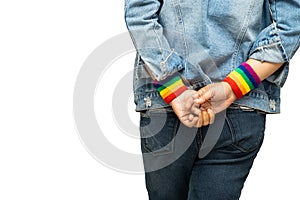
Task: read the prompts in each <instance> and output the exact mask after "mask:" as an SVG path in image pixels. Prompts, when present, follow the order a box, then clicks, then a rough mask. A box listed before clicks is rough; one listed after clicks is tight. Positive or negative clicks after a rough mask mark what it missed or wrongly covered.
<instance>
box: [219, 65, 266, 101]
mask: <svg viewBox="0 0 300 200" xmlns="http://www.w3.org/2000/svg"><path fill="white" fill-rule="evenodd" d="M223 81H224V82H227V83H228V84H229V85H230V86H231V88H232V90H233V92H234V94H235V95H236V97H237V99H240V98H242V97H243V96H244V95H245V94H247V93H248V92H250V91H251V90H253V89H254V88H257V87H258V86H259V84H260V83H261V80H260V78H259V77H258V75H257V74H256V72H255V71H254V70H253V69H252V67H251V66H250V65H249V64H248V63H245V62H243V63H242V64H241V65H240V66H239V67H237V68H236V69H235V70H234V71H232V72H231V73H230V74H229V75H228V76H227V77H226V78H225V79H224V80H223Z"/></svg>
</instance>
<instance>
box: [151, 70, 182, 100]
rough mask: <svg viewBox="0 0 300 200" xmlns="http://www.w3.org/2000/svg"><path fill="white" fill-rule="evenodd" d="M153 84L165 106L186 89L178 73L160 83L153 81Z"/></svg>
mask: <svg viewBox="0 0 300 200" xmlns="http://www.w3.org/2000/svg"><path fill="white" fill-rule="evenodd" d="M153 84H154V86H155V87H156V89H157V91H158V92H159V93H160V96H161V97H162V98H163V100H164V101H165V102H166V103H167V104H169V103H170V102H171V101H172V100H173V99H175V98H176V97H178V96H179V95H181V94H182V93H183V92H184V91H186V90H187V89H188V88H187V87H186V86H185V85H184V83H183V81H182V80H181V78H180V76H179V75H178V73H175V74H174V75H172V76H170V77H168V78H166V79H164V80H162V81H154V82H153Z"/></svg>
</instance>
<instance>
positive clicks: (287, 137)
mask: <svg viewBox="0 0 300 200" xmlns="http://www.w3.org/2000/svg"><path fill="white" fill-rule="evenodd" d="M0 27H1V29H0V69H1V71H0V95H1V96H0V97H1V98H0V124H1V125H0V199H3V200H12V199H14V200H17V199H18V200H19V199H31V200H40V199H45V200H46V199H51V200H52V199H85V200H86V199H87V200H94V199H137V200H140V199H147V195H146V190H145V186H144V177H143V176H142V175H130V174H124V173H119V172H116V171H113V170H111V169H108V168H106V167H104V166H103V165H101V164H100V163H99V162H97V161H96V160H95V159H93V158H92V156H91V155H90V154H89V153H88V152H87V151H86V150H85V148H84V147H83V145H82V144H81V141H80V138H79V136H78V133H77V131H76V126H75V123H74V120H73V111H72V101H73V99H72V97H73V96H72V95H73V90H74V84H75V81H76V77H77V75H78V72H79V70H80V68H81V66H82V64H83V62H84V60H85V59H86V58H87V56H88V55H89V54H90V53H91V52H92V51H93V50H94V49H95V48H96V47H98V46H99V45H100V44H101V43H103V42H104V41H106V40H108V39H110V38H111V37H112V36H115V35H117V34H119V33H122V32H124V31H126V27H125V24H124V20H123V1H119V0H118V1H117V0H110V1H105V3H104V2H103V1H92V0H86V1H76V0H75V1H74V0H73V1H70V0H69V1H67V0H60V1H58V0H53V1H38V0H35V1H34V0H28V1H20V0H19V1H17V0H11V1H1V3H0ZM129 57H133V56H132V55H129ZM125 60H126V62H125V61H124V63H123V64H122V65H123V66H124V67H127V68H128V70H130V69H131V67H132V64H133V60H131V59H125ZM127 60H128V61H127ZM129 60H130V61H129ZM299 65H300V52H298V54H296V55H295V57H294V58H293V61H292V63H291V70H290V75H289V78H288V81H287V82H286V85H285V86H284V88H283V90H282V113H281V114H280V115H273V116H268V122H267V130H266V138H265V142H264V145H263V147H262V149H261V152H260V154H259V156H258V157H257V159H256V162H255V165H254V167H253V169H252V171H251V174H250V176H249V178H248V180H247V182H246V185H245V188H244V190H243V194H242V198H241V199H242V200H253V199H258V200H260V199H291V200H293V199H300V194H299V191H298V190H299V188H298V187H299V179H300V172H299V168H300V164H299V163H300V162H298V160H299V156H298V152H299V149H298V148H299V147H298V146H299V139H300V136H299V133H300V131H299V129H298V123H299V116H298V115H297V114H298V113H299V111H300V108H299V94H298V91H299V88H298V87H299V76H298V78H297V74H300V69H299ZM107 84H109V82H108V83H107ZM131 106H132V105H131ZM129 110H131V112H132V113H131V115H132V116H133V117H132V118H133V119H137V115H136V113H134V111H133V106H132V109H129ZM96 112H99V111H97V110H96ZM105 114H107V115H108V118H110V117H111V116H110V113H105ZM108 120H109V119H108ZM111 127H114V124H111ZM123 137H124V138H126V137H125V136H123ZM114 139H115V138H114V137H112V138H110V140H114ZM127 140H128V145H127V146H131V147H130V149H128V151H129V152H132V151H134V152H136V151H138V150H139V146H138V141H137V140H134V139H130V140H134V141H130V140H129V139H124V140H123V142H122V143H123V146H122V148H126V143H127ZM112 142H115V143H114V144H118V142H119V141H112ZM124 143H125V145H124Z"/></svg>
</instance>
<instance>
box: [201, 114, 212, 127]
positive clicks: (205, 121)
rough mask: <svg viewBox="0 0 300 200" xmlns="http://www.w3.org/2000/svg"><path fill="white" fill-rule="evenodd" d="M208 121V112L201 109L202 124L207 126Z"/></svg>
mask: <svg viewBox="0 0 300 200" xmlns="http://www.w3.org/2000/svg"><path fill="white" fill-rule="evenodd" d="M209 122H210V119H209V114H208V112H207V111H202V126H207V125H208V124H209Z"/></svg>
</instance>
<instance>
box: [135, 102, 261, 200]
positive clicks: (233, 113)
mask: <svg viewBox="0 0 300 200" xmlns="http://www.w3.org/2000/svg"><path fill="white" fill-rule="evenodd" d="M162 110H163V109H158V110H152V111H151V110H149V111H145V112H141V121H140V129H141V136H142V140H141V148H142V152H143V156H144V155H146V154H147V156H144V157H143V158H144V165H145V170H146V175H145V177H146V186H147V190H148V194H149V199H150V200H186V199H188V200H236V199H239V197H240V194H241V190H242V188H243V185H244V182H245V180H246V178H247V175H248V173H249V171H250V169H251V167H252V164H253V161H254V159H255V157H256V155H257V153H258V151H259V149H260V146H261V144H262V141H263V138H264V130H265V114H262V113H258V112H257V111H255V110H242V109H239V108H229V109H227V112H226V118H225V122H224V124H223V128H222V129H221V130H220V131H221V135H220V137H219V139H218V140H217V142H216V144H215V146H214V147H213V149H212V151H211V152H210V153H209V154H207V156H205V157H204V158H201V159H200V158H199V157H198V153H199V150H200V148H201V145H202V144H203V141H204V140H205V137H206V134H214V133H211V132H209V131H208V130H209V127H203V128H200V129H194V128H187V127H185V126H183V125H182V124H181V123H180V121H179V120H178V118H177V117H176V115H175V114H174V113H173V112H172V111H171V109H168V108H167V109H166V110H165V111H164V112H162ZM165 122H166V123H165ZM245 122H247V123H245ZM179 130H180V131H181V132H182V133H183V136H184V137H182V138H181V139H180V140H179V139H178V140H177V139H175V140H174V137H175V136H176V135H177V134H179ZM187 143H188V144H189V146H188V147H187V148H186V151H184V152H183V153H182V155H181V156H179V157H178V159H176V160H175V161H174V162H172V163H170V164H169V165H167V166H165V167H164V168H161V169H159V170H156V171H150V172H147V170H148V169H151V167H152V166H158V165H161V164H162V165H164V162H165V160H166V159H168V158H170V157H172V156H174V154H176V150H177V149H180V148H181V146H184V145H186V144H187ZM149 155H150V156H149ZM175 157H176V156H175Z"/></svg>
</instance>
